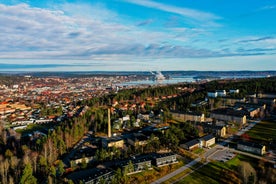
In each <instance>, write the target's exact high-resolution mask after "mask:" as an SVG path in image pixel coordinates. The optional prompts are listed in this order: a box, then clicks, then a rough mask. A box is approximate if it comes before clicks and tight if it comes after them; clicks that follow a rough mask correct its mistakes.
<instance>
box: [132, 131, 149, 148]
mask: <svg viewBox="0 0 276 184" xmlns="http://www.w3.org/2000/svg"><path fill="white" fill-rule="evenodd" d="M127 143H128V144H130V145H132V146H134V147H138V146H145V145H146V144H147V143H148V138H147V136H145V135H144V134H142V133H133V134H132V135H131V136H130V137H129V138H127Z"/></svg>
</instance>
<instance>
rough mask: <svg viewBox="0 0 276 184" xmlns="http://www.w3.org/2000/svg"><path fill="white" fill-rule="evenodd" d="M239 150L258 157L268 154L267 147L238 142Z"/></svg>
mask: <svg viewBox="0 0 276 184" xmlns="http://www.w3.org/2000/svg"><path fill="white" fill-rule="evenodd" d="M237 149H238V150H241V151H246V152H250V153H253V154H257V155H264V154H265V153H266V151H265V149H266V148H265V146H264V145H261V144H257V143H253V142H243V141H241V142H238V144H237Z"/></svg>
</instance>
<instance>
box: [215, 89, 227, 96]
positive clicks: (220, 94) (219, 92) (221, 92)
mask: <svg viewBox="0 0 276 184" xmlns="http://www.w3.org/2000/svg"><path fill="white" fill-rule="evenodd" d="M216 92H217V94H218V95H217V96H218V97H225V96H226V91H225V90H216Z"/></svg>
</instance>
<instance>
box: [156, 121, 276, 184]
mask: <svg viewBox="0 0 276 184" xmlns="http://www.w3.org/2000/svg"><path fill="white" fill-rule="evenodd" d="M256 123H257V122H251V123H250V124H249V126H247V127H246V128H243V129H241V130H239V131H238V132H237V133H236V135H238V136H240V135H242V134H244V133H245V132H247V131H248V130H250V129H251V128H252V127H254V126H255V125H256ZM232 139H233V136H231V137H229V138H228V139H226V140H224V141H223V142H221V143H220V144H218V145H216V146H214V147H213V148H211V149H209V150H207V151H206V152H205V153H204V155H203V157H204V158H206V161H207V162H206V163H205V164H208V163H209V161H210V160H209V158H210V157H211V156H212V155H214V154H215V153H216V152H217V151H221V150H222V149H226V148H228V147H226V145H227V144H229V142H231V141H232ZM228 149H229V150H230V151H232V152H235V153H238V154H243V155H246V156H249V157H253V158H257V159H264V158H263V157H261V156H258V155H254V154H251V153H247V152H242V151H238V150H235V149H232V148H231V149H230V148H228ZM200 160H201V158H197V159H195V160H193V161H191V162H190V163H188V164H186V165H185V166H182V167H181V168H179V169H177V170H175V171H174V172H172V173H169V174H167V175H166V176H164V177H162V178H160V179H158V180H156V181H155V182H152V184H160V183H162V182H165V181H167V180H169V179H170V178H172V177H174V176H176V175H178V174H180V173H181V172H184V171H185V170H186V169H188V168H190V167H192V166H193V165H195V164H196V163H198V162H199V161H200ZM265 160H266V161H268V162H270V163H274V164H275V161H271V160H267V159H265ZM205 164H204V165H205ZM197 169H198V168H197ZM191 173H192V172H190V173H188V174H186V175H185V176H183V177H181V179H183V178H184V177H186V176H188V175H189V174H191Z"/></svg>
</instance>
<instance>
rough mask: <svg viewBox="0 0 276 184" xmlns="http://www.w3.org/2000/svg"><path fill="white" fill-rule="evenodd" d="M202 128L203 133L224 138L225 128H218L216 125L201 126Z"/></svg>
mask: <svg viewBox="0 0 276 184" xmlns="http://www.w3.org/2000/svg"><path fill="white" fill-rule="evenodd" d="M202 128H203V131H204V133H211V134H213V135H215V136H217V137H225V136H226V127H225V126H218V125H209V124H206V123H204V124H202Z"/></svg>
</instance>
